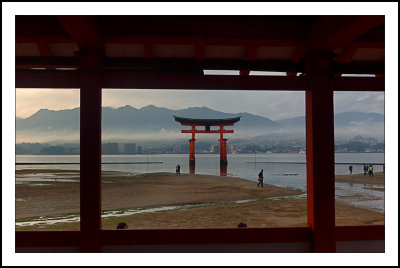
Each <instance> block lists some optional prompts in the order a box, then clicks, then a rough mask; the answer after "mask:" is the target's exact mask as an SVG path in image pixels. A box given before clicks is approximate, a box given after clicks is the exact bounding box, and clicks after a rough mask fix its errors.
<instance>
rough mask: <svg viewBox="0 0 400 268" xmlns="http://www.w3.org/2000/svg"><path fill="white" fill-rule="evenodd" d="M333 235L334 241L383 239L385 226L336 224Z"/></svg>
mask: <svg viewBox="0 0 400 268" xmlns="http://www.w3.org/2000/svg"><path fill="white" fill-rule="evenodd" d="M335 236H336V241H352V240H385V226H384V225H363V226H336V228H335Z"/></svg>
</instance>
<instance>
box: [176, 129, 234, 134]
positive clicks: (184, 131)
mask: <svg viewBox="0 0 400 268" xmlns="http://www.w3.org/2000/svg"><path fill="white" fill-rule="evenodd" d="M181 133H193V131H192V130H189V129H188V130H186V129H184V130H181ZM194 133H203V134H204V133H206V134H207V133H218V134H219V133H234V130H227V129H224V130H223V131H221V130H197V129H196V130H195V131H194Z"/></svg>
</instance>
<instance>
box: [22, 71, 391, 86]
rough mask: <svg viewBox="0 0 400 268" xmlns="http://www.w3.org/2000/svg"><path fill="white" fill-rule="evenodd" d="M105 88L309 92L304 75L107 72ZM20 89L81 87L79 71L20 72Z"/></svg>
mask: <svg viewBox="0 0 400 268" xmlns="http://www.w3.org/2000/svg"><path fill="white" fill-rule="evenodd" d="M103 76H104V82H103V85H102V86H103V88H128V89H129V88H130V89H134V88H148V89H193V90H201V89H208V90H212V89H225V90H274V91H275V90H290V91H306V90H308V86H307V81H308V78H307V77H304V76H290V77H289V76H287V77H285V76H279V77H271V76H249V77H246V76H219V75H213V76H203V75H189V74H146V73H140V74H139V73H135V72H105V73H104V75H103ZM333 84H334V86H333V88H334V90H335V91H385V78H384V77H336V78H335V79H334V80H333ZM15 86H16V87H17V88H79V75H78V72H76V71H61V70H54V71H48V70H47V71H46V70H16V71H15Z"/></svg>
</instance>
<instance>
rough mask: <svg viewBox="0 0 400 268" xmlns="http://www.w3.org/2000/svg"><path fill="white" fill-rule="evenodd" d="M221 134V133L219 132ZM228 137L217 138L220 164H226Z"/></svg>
mask: <svg viewBox="0 0 400 268" xmlns="http://www.w3.org/2000/svg"><path fill="white" fill-rule="evenodd" d="M221 136H222V133H221ZM227 140H228V139H220V140H219V158H220V160H219V161H220V163H221V165H227V164H228V158H227V156H226V141H227Z"/></svg>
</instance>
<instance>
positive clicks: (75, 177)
mask: <svg viewBox="0 0 400 268" xmlns="http://www.w3.org/2000/svg"><path fill="white" fill-rule="evenodd" d="M43 174H45V176H43ZM23 177H26V178H36V177H38V178H39V177H40V178H43V177H45V179H41V180H39V181H34V180H32V181H29V182H28V181H19V180H18V178H23ZM16 178H17V184H16V219H17V221H26V220H27V218H38V217H40V216H41V217H47V216H56V215H65V214H79V183H78V182H79V172H78V171H67V170H65V171H62V170H58V171H54V170H17V171H16ZM64 180H65V181H64ZM336 181H338V182H348V183H357V184H366V185H369V187H370V188H373V187H371V185H372V184H373V185H384V174H383V173H376V174H374V177H373V178H372V177H369V176H364V175H363V174H353V175H341V176H336ZM256 184H257V183H256V182H251V181H248V180H245V179H241V178H235V177H220V176H211V175H198V174H196V175H195V174H181V175H180V176H178V175H176V174H174V173H152V174H141V175H133V174H129V173H123V172H111V171H108V172H103V173H102V210H103V211H112V210H114V211H118V213H119V215H118V217H110V218H103V220H102V225H103V228H105V229H115V226H116V225H117V223H118V222H120V221H125V222H127V223H128V226H129V228H135V229H136V228H137V229H140V228H227V227H236V225H237V223H238V222H240V221H243V222H246V223H247V225H248V226H249V227H285V226H306V223H307V212H306V207H307V200H306V198H305V195H304V193H303V192H301V191H299V190H294V189H289V188H283V187H276V186H273V185H268V184H264V187H262V188H261V187H257V186H256ZM377 190H380V191H381V190H382V188H379V189H377ZM237 201H242V202H237ZM183 205H192V206H191V207H184V208H183V207H179V208H177V209H174V210H169V211H162V212H148V213H140V214H134V215H129V213H127V212H128V211H129V210H132V209H143V210H145V209H146V208H160V207H166V206H183ZM336 224H337V225H367V224H384V213H381V212H376V211H372V210H368V209H365V208H358V207H355V206H352V205H349V204H345V203H342V202H336ZM47 228H50V229H62V230H79V223H61V224H57V225H56V226H46V225H44V226H35V227H29V228H25V229H30V230H31V229H35V230H41V229H47ZM23 229H24V228H22V229H21V230H23ZM17 230H18V228H17Z"/></svg>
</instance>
